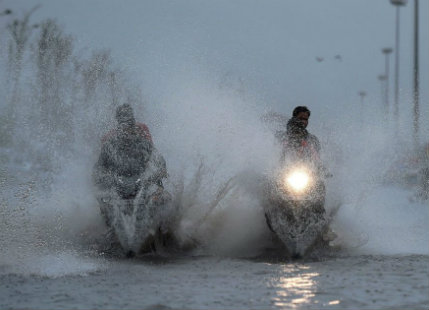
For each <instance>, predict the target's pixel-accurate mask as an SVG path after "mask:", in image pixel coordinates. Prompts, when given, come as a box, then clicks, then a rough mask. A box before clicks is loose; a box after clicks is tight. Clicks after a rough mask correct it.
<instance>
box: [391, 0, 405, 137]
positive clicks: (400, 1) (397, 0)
mask: <svg viewBox="0 0 429 310" xmlns="http://www.w3.org/2000/svg"><path fill="white" fill-rule="evenodd" d="M407 1H408V0H390V3H392V4H393V5H394V6H396V34H395V96H394V100H395V103H394V111H393V114H394V117H395V125H396V126H395V127H396V130H397V131H398V130H399V29H400V27H399V25H400V18H399V8H400V7H401V6H404V5H406V4H407Z"/></svg>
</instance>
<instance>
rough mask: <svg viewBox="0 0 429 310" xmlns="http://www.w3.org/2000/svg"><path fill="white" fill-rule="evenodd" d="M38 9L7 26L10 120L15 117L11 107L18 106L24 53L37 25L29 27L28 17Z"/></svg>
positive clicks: (35, 8)
mask: <svg viewBox="0 0 429 310" xmlns="http://www.w3.org/2000/svg"><path fill="white" fill-rule="evenodd" d="M38 8H39V6H35V7H34V8H33V9H31V10H30V11H29V12H27V13H26V14H25V15H24V17H23V19H22V20H20V19H14V20H13V22H12V23H11V24H8V25H7V30H8V32H9V33H10V35H11V40H10V43H9V71H10V76H11V79H12V83H13V94H12V100H11V106H12V111H11V112H12V115H11V117H12V118H14V117H15V115H14V109H13V107H14V106H15V105H16V104H18V101H19V100H18V95H19V78H20V75H21V70H22V61H23V57H24V52H25V49H26V48H27V45H28V41H29V39H30V37H31V33H32V31H33V29H34V28H37V25H30V17H31V15H32V14H33V13H34V11H36V10H37V9H38Z"/></svg>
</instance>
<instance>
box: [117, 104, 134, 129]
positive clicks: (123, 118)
mask: <svg viewBox="0 0 429 310" xmlns="http://www.w3.org/2000/svg"><path fill="white" fill-rule="evenodd" d="M116 120H117V121H118V124H119V126H120V127H121V128H128V127H133V126H134V125H135V123H136V121H135V119H134V113H133V108H132V107H131V106H130V105H129V104H128V103H124V104H122V105H120V106H119V107H117V108H116Z"/></svg>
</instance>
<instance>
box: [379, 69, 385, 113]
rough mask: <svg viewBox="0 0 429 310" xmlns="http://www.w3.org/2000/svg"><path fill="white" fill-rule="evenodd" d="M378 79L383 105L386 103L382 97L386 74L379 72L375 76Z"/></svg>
mask: <svg viewBox="0 0 429 310" xmlns="http://www.w3.org/2000/svg"><path fill="white" fill-rule="evenodd" d="M377 78H378V80H379V81H380V85H381V102H382V103H383V106H384V105H385V103H386V99H385V98H384V90H385V88H386V85H385V82H386V76H385V75H384V74H379V75H378V76H377Z"/></svg>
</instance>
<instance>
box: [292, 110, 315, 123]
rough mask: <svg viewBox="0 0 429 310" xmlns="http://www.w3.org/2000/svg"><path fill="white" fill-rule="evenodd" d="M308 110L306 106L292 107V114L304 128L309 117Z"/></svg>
mask: <svg viewBox="0 0 429 310" xmlns="http://www.w3.org/2000/svg"><path fill="white" fill-rule="evenodd" d="M310 114H311V112H310V110H309V109H308V108H307V107H306V106H297V107H296V108H295V109H293V112H292V116H293V117H294V118H296V119H297V120H299V121H300V122H301V123H302V125H303V126H304V128H306V127H307V125H308V119H309V118H310Z"/></svg>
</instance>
